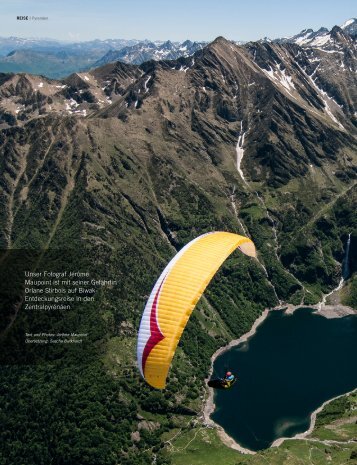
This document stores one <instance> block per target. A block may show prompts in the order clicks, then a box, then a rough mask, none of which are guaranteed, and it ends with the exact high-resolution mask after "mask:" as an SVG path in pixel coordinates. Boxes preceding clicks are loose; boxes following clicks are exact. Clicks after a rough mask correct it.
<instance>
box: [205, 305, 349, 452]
mask: <svg viewBox="0 0 357 465" xmlns="http://www.w3.org/2000/svg"><path fill="white" fill-rule="evenodd" d="M299 308H310V309H312V310H315V312H314V314H315V315H320V316H322V317H324V318H327V319H333V318H343V317H345V316H349V315H357V310H354V309H353V308H351V307H348V306H345V305H321V303H318V304H316V305H292V304H286V305H279V306H277V307H273V308H270V309H265V310H264V311H263V313H262V314H261V315H260V316H259V317H258V318H257V319H256V320H255V321H254V323H253V326H252V327H251V329H250V330H249V331H248V332H247V333H245V334H243V335H242V336H241V337H240V338H238V339H234V340H233V341H231V342H229V343H228V344H227V345H226V346H223V347H220V348H219V349H218V350H216V352H214V354H213V355H212V357H211V366H210V371H209V375H208V377H207V379H206V380H205V381H206V383H207V381H208V380H209V379H210V378H211V376H212V373H213V365H214V362H215V360H216V358H217V357H218V356H220V355H221V354H223V353H224V352H226V351H227V350H229V349H231V348H232V347H235V346H237V345H239V344H241V343H242V342H246V341H247V340H248V339H249V338H251V337H252V336H253V335H254V334H255V333H256V331H257V328H258V327H259V326H260V325H261V324H262V323H263V322H264V320H265V319H266V318H267V316H268V315H269V313H270V312H273V311H277V310H280V311H281V310H284V313H285V314H287V315H292V314H293V313H294V312H295V311H296V310H297V309H299ZM354 391H355V389H354V390H353V391H351V392H354ZM347 394H349V393H348V392H346V393H344V394H341V395H340V396H337V397H335V398H333V399H329V400H327V401H326V402H324V403H323V404H322V405H321V406H320V407H319V408H317V409H316V410H315V411H314V412H312V413H311V415H310V425H309V428H308V429H307V430H306V431H305V432H303V433H298V434H296V435H295V436H293V437H290V438H278V439H276V440H275V441H274V442H273V443H272V444H271V446H269V447H277V446H280V445H281V444H282V443H283V442H284V441H286V440H289V439H303V438H304V437H306V436H308V435H309V434H311V432H312V430H313V429H314V427H315V422H316V416H317V414H318V413H319V412H321V410H322V409H323V408H324V406H325V405H326V404H328V403H329V402H332V401H333V400H334V399H336V398H338V397H342V396H344V395H347ZM215 407H216V405H215V403H214V389H209V390H208V396H207V398H206V400H205V402H204V405H203V408H202V417H203V423H204V424H205V425H206V426H208V427H212V428H215V429H216V430H217V432H218V435H219V437H220V439H221V440H222V442H223V443H224V444H225V445H226V446H228V447H230V448H232V449H235V450H237V451H239V452H241V453H242V454H256V451H252V450H250V449H246V448H244V447H243V446H241V445H240V444H239V443H237V442H236V441H235V440H234V439H233V438H232V437H231V436H229V435H228V434H227V433H226V431H225V430H224V429H223V428H222V427H221V426H220V425H218V424H217V423H215V422H214V421H213V420H212V419H211V414H212V413H213V412H214V410H215Z"/></svg>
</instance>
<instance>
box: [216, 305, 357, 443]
mask: <svg viewBox="0 0 357 465" xmlns="http://www.w3.org/2000/svg"><path fill="white" fill-rule="evenodd" d="M356 361H357V317H356V316H345V317H342V318H333V319H327V318H325V317H323V316H321V315H317V314H314V311H313V310H311V309H308V308H300V309H297V310H296V311H295V312H294V313H292V314H286V313H285V312H284V310H275V311H271V312H270V313H269V314H268V316H267V318H266V319H265V320H264V321H263V322H262V323H261V325H260V326H258V328H257V331H256V333H255V334H254V335H252V336H251V337H250V338H249V339H248V341H246V342H243V343H241V344H239V345H237V346H234V347H232V348H231V349H229V350H227V351H226V352H224V353H223V354H221V355H220V356H218V357H217V359H216V360H215V362H214V375H216V376H223V374H224V372H225V370H226V369H229V370H230V371H232V372H233V373H234V374H235V375H236V376H237V377H238V379H237V382H236V383H235V385H234V386H233V387H232V388H231V389H229V390H217V391H215V395H214V400H215V404H216V407H215V410H214V412H213V414H212V415H211V418H212V420H213V421H214V422H215V423H217V424H219V425H220V426H221V427H222V428H223V429H224V430H225V431H226V433H227V434H228V435H229V436H231V437H232V438H233V439H234V440H235V441H236V442H237V443H238V444H239V445H241V446H243V447H244V448H247V449H250V450H252V451H257V450H261V449H265V448H267V447H269V446H270V445H271V444H272V443H273V442H274V441H275V440H276V439H278V438H281V437H293V436H294V435H296V434H298V433H302V432H304V431H306V430H307V429H308V428H309V426H310V421H311V414H312V413H313V412H314V411H315V410H316V409H318V408H319V407H320V406H321V405H322V404H323V403H324V402H326V401H327V400H329V399H332V398H334V397H336V396H339V395H341V394H344V393H347V392H350V391H352V390H354V389H355V388H356V387H357V362H356Z"/></svg>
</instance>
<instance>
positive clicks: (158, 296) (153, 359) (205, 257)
mask: <svg viewBox="0 0 357 465" xmlns="http://www.w3.org/2000/svg"><path fill="white" fill-rule="evenodd" d="M237 248H238V249H239V250H240V251H241V252H243V253H244V254H245V255H248V256H250V257H255V256H256V252H255V246H254V244H253V242H252V241H251V240H250V239H249V238H247V237H244V236H240V235H238V234H234V233H229V232H211V233H207V234H203V235H202V236H199V237H197V238H196V239H194V240H192V241H191V242H189V243H188V244H187V245H186V246H185V247H184V248H183V249H182V250H180V252H178V253H177V254H176V255H175V257H174V258H173V259H172V260H171V261H170V263H169V264H168V265H167V266H166V268H165V269H164V271H163V272H162V273H161V275H160V277H159V279H158V280H157V282H156V284H155V286H154V288H153V290H152V292H151V294H150V297H149V299H148V301H147V303H146V306H145V309H144V313H143V316H142V319H141V323H140V329H139V335H138V344H137V359H138V366H139V370H140V372H141V374H142V376H143V378H144V379H145V380H146V382H147V383H148V384H150V385H151V386H153V387H155V388H158V389H163V388H164V387H165V384H166V377H167V374H168V371H169V368H170V365H171V360H172V358H173V356H174V354H175V350H176V347H177V344H178V342H179V340H180V337H181V334H182V332H183V330H184V328H185V326H186V324H187V321H188V319H189V317H190V315H191V313H192V311H193V309H194V308H195V306H196V304H197V302H198V300H199V298H200V297H201V295H202V293H203V292H204V290H205V288H206V287H207V285H208V283H209V282H210V281H211V279H212V277H213V276H214V275H215V273H216V272H217V270H218V269H219V267H220V266H221V265H222V263H223V262H224V261H225V260H226V258H227V257H228V256H229V255H230V254H231V253H232V252H233V251H234V250H235V249H237Z"/></svg>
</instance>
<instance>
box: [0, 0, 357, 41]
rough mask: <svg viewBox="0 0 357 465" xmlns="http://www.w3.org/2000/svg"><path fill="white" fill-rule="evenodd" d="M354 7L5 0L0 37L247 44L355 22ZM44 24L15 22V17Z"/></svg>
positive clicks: (305, 1) (345, 3)
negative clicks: (224, 40) (221, 39)
mask: <svg viewBox="0 0 357 465" xmlns="http://www.w3.org/2000/svg"><path fill="white" fill-rule="evenodd" d="M356 13H357V12H356V8H355V2H352V1H350V0H342V1H340V2H338V3H337V4H336V2H335V1H330V0H326V1H322V0H317V1H315V2H311V0H301V1H300V3H299V4H297V3H295V2H291V3H289V2H286V1H284V0H275V1H272V2H269V3H268V2H264V1H263V0H257V1H255V2H251V3H250V4H247V3H246V2H241V1H234V0H225V1H223V2H220V3H219V8H217V2H214V1H213V0H206V1H203V0H196V1H195V2H194V3H191V2H190V1H188V0H181V1H180V2H170V3H168V2H167V1H166V2H165V1H163V0H153V1H152V2H150V3H147V2H144V1H143V0H137V1H136V2H132V1H129V0H120V1H115V0H101V1H100V2H98V1H97V0H86V1H82V2H80V1H79V2H72V1H70V0H63V1H62V2H61V3H57V2H56V1H55V0H11V1H10V0H5V1H3V2H2V11H1V15H0V26H1V37H3V38H4V37H11V36H13V37H19V38H37V39H49V40H57V41H65V42H84V41H91V40H95V39H99V40H108V39H126V40H130V39H136V40H140V41H142V40H150V41H155V40H158V41H165V40H171V41H173V42H176V41H180V42H181V41H183V40H186V39H190V40H193V41H195V40H196V41H207V42H209V41H212V40H213V39H215V38H216V37H218V36H224V37H226V38H227V39H230V40H236V41H250V40H258V39H261V38H263V37H270V38H277V37H284V36H292V35H294V34H297V33H299V32H300V31H301V30H302V29H308V28H311V29H314V30H316V29H319V28H320V27H327V28H328V29H331V28H332V27H333V26H335V25H341V24H342V23H344V22H345V21H346V20H348V19H350V18H353V17H356ZM19 15H24V16H26V15H28V16H41V17H44V16H45V17H48V18H49V19H48V20H38V21H34V20H29V21H19V20H17V16H19Z"/></svg>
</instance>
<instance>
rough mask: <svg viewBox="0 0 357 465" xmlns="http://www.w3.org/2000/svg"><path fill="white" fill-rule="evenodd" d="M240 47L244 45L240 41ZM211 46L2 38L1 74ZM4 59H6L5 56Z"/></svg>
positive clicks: (60, 73)
mask: <svg viewBox="0 0 357 465" xmlns="http://www.w3.org/2000/svg"><path fill="white" fill-rule="evenodd" d="M356 24H357V21H356V19H355V18H353V19H350V20H348V21H346V22H345V23H344V24H342V25H341V29H342V30H343V31H344V33H345V34H346V35H350V36H351V37H352V38H353V37H355V35H356V27H357V26H356ZM328 40H329V31H328V29H326V28H324V27H322V28H320V29H319V30H318V31H313V30H312V29H304V30H303V31H301V32H300V33H299V34H296V35H294V36H292V37H289V38H280V39H268V38H265V39H263V40H262V42H276V43H296V44H298V45H300V46H305V45H306V46H312V47H315V46H316V47H317V46H319V45H321V44H324V43H325V42H326V43H327V42H328ZM235 43H236V44H238V45H242V44H243V43H244V42H242V41H238V42H237V41H236V42H235ZM205 45H207V42H203V41H201V42H192V41H190V40H186V41H184V42H171V41H170V40H168V41H166V42H163V41H153V42H152V41H148V40H144V41H139V40H125V39H108V40H98V39H96V40H93V41H88V42H78V43H66V42H60V41H55V40H51V39H24V38H17V37H9V38H0V72H1V71H2V72H15V73H18V72H27V73H31V74H39V75H44V76H47V77H50V78H61V77H65V76H67V75H69V74H71V73H73V72H78V71H84V70H88V69H91V68H96V67H98V66H101V65H104V64H106V63H111V62H115V61H122V62H124V63H132V64H141V63H143V62H145V61H148V60H156V61H158V60H172V59H177V58H179V57H180V56H186V57H187V56H191V55H193V54H194V53H195V52H196V51H197V50H200V49H201V48H202V47H204V46H205ZM1 55H3V56H1Z"/></svg>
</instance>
